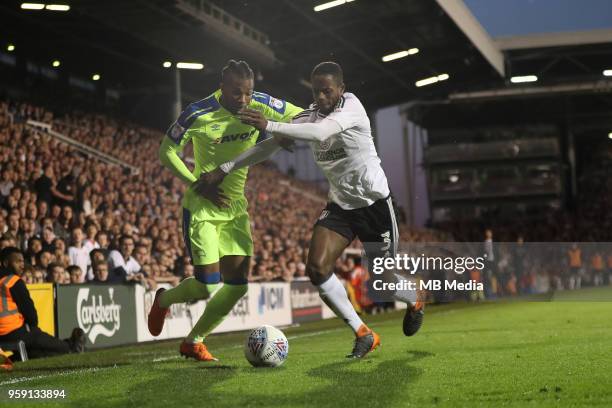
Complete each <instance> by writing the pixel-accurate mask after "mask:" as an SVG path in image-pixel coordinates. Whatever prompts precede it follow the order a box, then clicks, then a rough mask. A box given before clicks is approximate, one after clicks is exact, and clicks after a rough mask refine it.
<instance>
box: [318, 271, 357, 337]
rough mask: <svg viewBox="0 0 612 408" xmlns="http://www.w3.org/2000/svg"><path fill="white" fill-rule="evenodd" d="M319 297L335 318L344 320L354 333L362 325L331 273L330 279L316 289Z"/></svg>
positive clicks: (341, 287)
mask: <svg viewBox="0 0 612 408" xmlns="http://www.w3.org/2000/svg"><path fill="white" fill-rule="evenodd" d="M318 289H319V296H321V299H323V301H324V302H325V304H326V305H327V306H329V308H330V309H331V310H333V311H334V313H335V314H336V316H338V317H339V318H341V319H342V320H344V321H345V322H346V323H347V324H348V325H349V326H351V329H353V331H354V332H355V333H357V330H359V327H361V325H362V324H363V321H362V320H361V319H360V318H359V315H357V312H356V311H355V308H354V307H353V305H352V304H351V301H350V300H349V298H348V295H347V293H346V289H344V286H343V285H342V282H340V280H339V279H338V277H337V276H336V274H334V273H332V275H331V277H330V278H329V279H327V280H326V281H325V282H323V283H322V284H321V285H319V287H318Z"/></svg>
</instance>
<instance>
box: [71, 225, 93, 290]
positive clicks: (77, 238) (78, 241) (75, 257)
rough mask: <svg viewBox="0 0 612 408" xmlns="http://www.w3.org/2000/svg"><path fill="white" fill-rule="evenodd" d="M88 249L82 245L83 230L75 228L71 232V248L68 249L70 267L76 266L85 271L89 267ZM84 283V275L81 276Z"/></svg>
mask: <svg viewBox="0 0 612 408" xmlns="http://www.w3.org/2000/svg"><path fill="white" fill-rule="evenodd" d="M89 252H90V250H89V247H86V246H84V245H83V230H82V229H81V228H78V227H77V228H75V229H73V230H72V246H70V247H69V248H68V256H69V258H70V265H76V266H78V267H79V269H80V270H81V271H87V268H88V266H89V262H90V259H89ZM71 276H72V273H71ZM84 281H85V274H84V273H82V274H81V281H80V282H78V283H83V282H84Z"/></svg>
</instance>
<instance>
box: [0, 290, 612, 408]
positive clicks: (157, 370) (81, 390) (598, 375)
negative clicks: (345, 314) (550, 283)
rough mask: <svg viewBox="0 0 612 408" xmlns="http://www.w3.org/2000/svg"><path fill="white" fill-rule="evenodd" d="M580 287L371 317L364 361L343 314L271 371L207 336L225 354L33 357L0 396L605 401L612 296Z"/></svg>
mask: <svg viewBox="0 0 612 408" xmlns="http://www.w3.org/2000/svg"><path fill="white" fill-rule="evenodd" d="M597 293H598V294H599V296H600V297H602V298H606V297H607V298H609V297H610V294H611V293H612V292H610V291H606V292H603V291H598V292H597ZM581 294H584V298H585V299H586V298H588V299H592V298H593V291H584V292H581ZM577 295H578V293H572V294H571V297H570V298H569V299H570V300H568V301H554V302H525V301H512V302H507V301H503V302H496V303H485V304H478V305H465V304H455V305H444V306H431V307H429V308H428V310H427V313H426V315H425V323H424V326H423V328H422V329H421V331H420V332H419V333H418V334H417V335H416V336H414V337H412V338H406V337H404V336H403V334H402V333H401V326H400V325H401V318H402V314H401V313H395V312H394V313H390V314H386V315H379V316H372V317H368V318H367V322H368V323H369V324H370V325H371V327H372V328H374V329H375V330H376V331H378V332H379V333H380V335H381V338H382V346H381V347H380V348H379V349H378V350H376V351H375V352H374V353H372V354H370V355H369V356H368V357H366V358H365V359H363V360H360V361H349V360H346V359H345V358H344V355H345V354H346V353H347V352H348V351H350V349H351V346H352V335H351V333H350V331H349V330H348V329H347V328H346V327H344V325H343V324H342V323H341V322H339V321H338V320H337V319H333V320H329V321H323V322H317V323H312V324H306V325H302V326H301V327H294V328H286V329H285V330H284V331H285V333H286V335H287V336H288V337H289V343H290V351H289V358H288V360H287V361H286V363H285V364H284V365H283V366H282V367H280V368H276V369H262V368H260V369H255V368H252V367H251V366H250V365H249V364H248V362H247V361H246V360H245V358H244V356H243V349H242V343H243V340H244V339H245V337H246V334H245V333H237V334H228V335H215V336H211V337H210V338H209V341H208V346H209V349H210V350H211V351H212V352H213V353H214V354H215V355H216V356H217V357H218V358H220V361H219V362H218V363H198V362H195V361H193V360H189V361H186V360H184V359H181V358H179V357H178V353H177V349H178V341H172V342H163V343H155V344H145V345H137V346H130V347H121V348H114V349H107V350H102V351H95V352H89V353H85V354H83V355H78V356H77V355H70V356H64V357H54V358H48V359H42V360H32V361H28V362H26V363H17V365H16V367H15V369H14V371H12V372H10V373H0V395H1V396H0V405H4V406H9V407H17V406H24V405H28V406H38V407H40V406H41V404H42V405H44V406H51V405H53V406H60V407H68V406H74V407H164V408H170V407H247V406H253V407H285V406H287V407H299V406H304V407H306V406H307V407H328V406H329V407H344V406H346V407H355V406H359V407H404V406H414V407H457V406H465V407H475V406H487V407H489V406H490V407H500V406H513V407H523V406H537V407H540V406H546V407H559V406H563V407H569V406H572V407H573V406H585V407H586V406H588V407H592V406H600V407H610V406H612V324H611V323H612V302H595V301H578V300H579V299H580V296H577ZM558 298H560V299H562V298H563V296H559V297H558ZM9 389H64V390H66V393H67V397H66V399H65V400H63V401H55V402H40V401H39V402H34V403H29V404H24V403H23V402H16V401H13V402H10V403H9V402H8V398H7V392H8V390H9Z"/></svg>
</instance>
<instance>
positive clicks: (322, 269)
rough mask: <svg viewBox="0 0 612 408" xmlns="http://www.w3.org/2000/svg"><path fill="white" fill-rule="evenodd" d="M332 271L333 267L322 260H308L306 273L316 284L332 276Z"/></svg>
mask: <svg viewBox="0 0 612 408" xmlns="http://www.w3.org/2000/svg"><path fill="white" fill-rule="evenodd" d="M331 271H332V268H330V267H328V266H327V265H323V264H322V263H321V262H308V264H307V265H306V274H307V275H308V277H309V278H310V282H312V284H313V285H315V286H319V285H320V284H322V283H323V282H325V281H326V280H327V279H328V278H329V277H330V276H331Z"/></svg>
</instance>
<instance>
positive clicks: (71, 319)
mask: <svg viewBox="0 0 612 408" xmlns="http://www.w3.org/2000/svg"><path fill="white" fill-rule="evenodd" d="M134 297H135V296H134V287H133V286H126V285H117V286H115V285H74V286H73V285H68V286H64V285H58V287H57V326H58V333H59V338H61V339H63V338H66V337H69V336H70V334H71V333H72V330H73V329H74V328H75V327H80V328H81V329H83V331H84V332H85V336H86V337H87V344H86V346H87V347H88V348H97V347H107V346H114V345H118V344H127V343H135V342H136V341H137V335H136V304H135V299H134Z"/></svg>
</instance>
